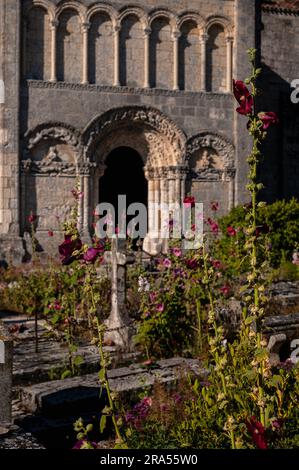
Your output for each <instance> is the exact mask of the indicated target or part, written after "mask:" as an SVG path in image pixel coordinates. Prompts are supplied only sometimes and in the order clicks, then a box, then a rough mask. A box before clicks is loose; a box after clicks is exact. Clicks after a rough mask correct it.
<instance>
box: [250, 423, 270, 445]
mask: <svg viewBox="0 0 299 470" xmlns="http://www.w3.org/2000/svg"><path fill="white" fill-rule="evenodd" d="M246 426H247V430H248V432H249V434H251V436H252V439H253V441H254V443H255V445H256V447H257V448H258V449H267V448H268V445H267V442H266V438H265V432H266V429H265V428H264V426H263V425H262V423H261V422H260V421H257V419H256V418H255V416H252V417H251V418H250V420H249V421H247V423H246Z"/></svg>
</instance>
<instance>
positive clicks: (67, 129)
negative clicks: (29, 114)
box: [24, 123, 81, 150]
mask: <svg viewBox="0 0 299 470" xmlns="http://www.w3.org/2000/svg"><path fill="white" fill-rule="evenodd" d="M42 140H44V141H45V140H59V141H62V142H65V143H66V144H69V145H71V146H72V147H74V148H75V149H78V150H79V148H80V144H81V142H80V133H79V132H78V131H77V130H76V129H74V128H73V127H72V126H68V125H66V124H62V123H46V124H40V125H39V126H37V127H35V128H34V129H32V130H30V131H28V132H26V134H25V139H24V144H25V146H26V148H27V149H29V150H30V149H32V148H34V147H35V146H36V145H37V144H38V143H39V142H41V141H42Z"/></svg>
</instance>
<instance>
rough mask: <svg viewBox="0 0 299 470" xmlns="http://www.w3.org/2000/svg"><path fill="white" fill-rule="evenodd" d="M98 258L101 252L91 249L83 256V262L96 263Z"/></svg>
mask: <svg viewBox="0 0 299 470" xmlns="http://www.w3.org/2000/svg"><path fill="white" fill-rule="evenodd" d="M98 256H99V250H97V249H96V248H93V247H89V248H87V250H86V251H85V253H84V254H83V260H84V261H86V263H94V262H95V261H96V259H97V258H98Z"/></svg>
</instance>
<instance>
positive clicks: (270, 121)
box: [258, 111, 279, 131]
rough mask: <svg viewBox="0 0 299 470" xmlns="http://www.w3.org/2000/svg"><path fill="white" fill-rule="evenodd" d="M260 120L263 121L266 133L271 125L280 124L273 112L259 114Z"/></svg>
mask: <svg viewBox="0 0 299 470" xmlns="http://www.w3.org/2000/svg"><path fill="white" fill-rule="evenodd" d="M258 116H259V118H260V119H261V120H262V121H263V130H264V131H266V130H267V129H268V128H269V127H270V126H271V125H275V124H278V122H279V120H278V116H277V114H276V113H274V112H273V111H268V112H266V113H265V112H262V113H259V114H258Z"/></svg>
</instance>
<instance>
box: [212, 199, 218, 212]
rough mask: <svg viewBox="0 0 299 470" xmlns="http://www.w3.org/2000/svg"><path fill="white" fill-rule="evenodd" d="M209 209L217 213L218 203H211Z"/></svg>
mask: <svg viewBox="0 0 299 470" xmlns="http://www.w3.org/2000/svg"><path fill="white" fill-rule="evenodd" d="M211 209H212V211H214V212H217V211H218V209H219V202H217V201H213V202H211Z"/></svg>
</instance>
